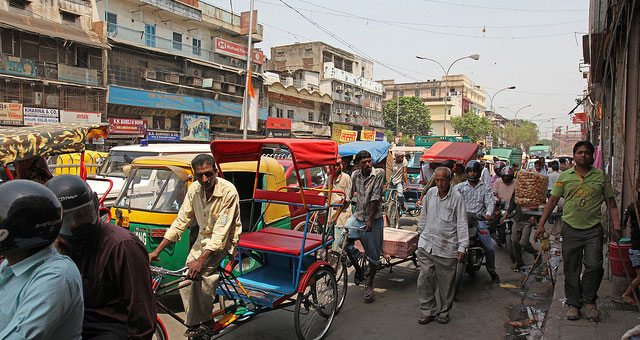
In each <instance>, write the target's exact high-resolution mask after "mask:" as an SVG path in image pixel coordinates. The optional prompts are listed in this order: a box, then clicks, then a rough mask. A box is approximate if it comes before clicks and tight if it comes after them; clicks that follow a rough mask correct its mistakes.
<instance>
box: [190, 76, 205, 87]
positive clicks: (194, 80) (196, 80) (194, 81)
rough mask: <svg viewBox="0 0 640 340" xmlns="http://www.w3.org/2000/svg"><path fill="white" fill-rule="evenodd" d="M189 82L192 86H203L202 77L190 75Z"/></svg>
mask: <svg viewBox="0 0 640 340" xmlns="http://www.w3.org/2000/svg"><path fill="white" fill-rule="evenodd" d="M187 84H188V85H191V86H198V87H202V78H200V77H189V78H187Z"/></svg>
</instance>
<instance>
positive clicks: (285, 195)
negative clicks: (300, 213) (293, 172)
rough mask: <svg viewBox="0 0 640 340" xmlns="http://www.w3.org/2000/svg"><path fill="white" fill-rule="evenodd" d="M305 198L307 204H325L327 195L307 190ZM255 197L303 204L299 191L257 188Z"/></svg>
mask: <svg viewBox="0 0 640 340" xmlns="http://www.w3.org/2000/svg"><path fill="white" fill-rule="evenodd" d="M304 193H305V195H304V198H305V199H306V201H307V204H310V205H319V206H323V205H325V197H324V196H321V195H319V192H316V191H307V190H305V192H304ZM253 198H254V199H261V200H268V201H276V202H284V203H297V204H302V195H300V193H299V192H287V191H272V190H260V189H257V190H256V193H255V195H254V196H253Z"/></svg>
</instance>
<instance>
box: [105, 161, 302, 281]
mask: <svg viewBox="0 0 640 340" xmlns="http://www.w3.org/2000/svg"><path fill="white" fill-rule="evenodd" d="M195 156H196V155H194V154H175V155H169V156H151V157H139V158H136V159H135V160H134V161H133V162H132V163H131V164H130V165H127V166H125V167H124V168H123V170H124V172H125V174H126V175H127V179H126V181H125V184H124V186H123V188H122V190H121V191H120V194H119V196H118V198H117V199H116V201H115V204H114V205H113V206H112V207H111V216H112V217H113V220H112V222H113V223H115V224H116V225H119V226H121V227H124V228H128V229H129V230H130V231H131V232H133V233H134V234H136V235H137V236H138V237H139V238H140V240H141V241H142V242H143V243H144V245H145V247H146V248H147V251H149V252H150V251H152V250H153V249H155V248H156V247H157V246H158V244H160V241H162V238H163V236H164V234H165V232H166V231H167V229H168V228H169V227H170V226H171V223H172V222H173V221H174V220H175V219H176V217H177V216H178V211H179V210H180V206H181V205H182V202H183V200H184V197H185V195H186V193H187V189H188V188H189V185H191V183H193V181H194V178H193V170H192V169H191V160H192V159H193V158H194V157H195ZM221 168H222V172H223V173H224V178H225V179H227V180H229V181H231V182H232V183H234V185H235V186H236V189H237V190H238V194H239V195H240V214H241V219H242V229H243V232H248V231H256V230H259V229H262V228H264V227H278V228H284V229H289V228H290V216H289V209H288V207H287V206H284V205H280V204H271V205H270V204H266V203H263V204H256V205H255V207H254V211H251V206H252V205H251V199H252V195H253V185H254V178H255V169H256V162H255V161H253V162H233V163H225V164H222V165H221ZM285 185H286V180H285V177H284V168H283V167H282V166H281V165H280V164H278V162H277V161H276V160H275V159H273V158H269V157H262V159H261V160H260V176H259V182H258V188H261V189H264V190H277V189H278V188H280V187H283V186H285ZM193 228H197V224H195V220H194V223H193V224H192V226H191V227H190V228H189V229H188V230H187V231H185V233H184V234H183V235H182V237H181V238H180V241H178V242H176V243H172V244H171V245H170V246H169V247H167V248H166V249H165V251H163V252H162V254H161V255H160V262H159V263H158V264H157V265H159V266H161V267H163V268H166V269H170V270H177V269H180V268H182V267H184V262H185V260H186V258H187V254H188V253H189V249H190V239H191V243H192V242H193V241H195V238H196V236H197V233H194V232H192V234H194V235H191V236H192V237H189V236H190V235H189V233H190V232H191V231H192V230H193ZM154 265H156V263H154ZM245 266H247V267H253V266H254V264H253V263H246V264H244V265H243V267H245Z"/></svg>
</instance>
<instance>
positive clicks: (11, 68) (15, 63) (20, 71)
mask: <svg viewBox="0 0 640 340" xmlns="http://www.w3.org/2000/svg"><path fill="white" fill-rule="evenodd" d="M0 73H4V74H13V75H15V76H21V77H29V78H35V77H36V63H35V62H33V60H31V59H27V58H18V57H12V56H10V55H0Z"/></svg>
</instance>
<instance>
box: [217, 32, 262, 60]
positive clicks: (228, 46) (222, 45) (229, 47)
mask: <svg viewBox="0 0 640 340" xmlns="http://www.w3.org/2000/svg"><path fill="white" fill-rule="evenodd" d="M215 42H216V45H215V52H216V53H220V54H224V55H228V56H230V57H234V58H238V59H243V60H246V59H247V48H246V47H245V46H243V45H240V44H236V43H234V42H231V41H229V40H224V39H220V38H216V41H215ZM251 61H252V62H253V63H254V64H259V65H262V63H263V62H264V54H263V53H262V51H260V50H256V49H255V48H254V49H253V52H252V54H251Z"/></svg>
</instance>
